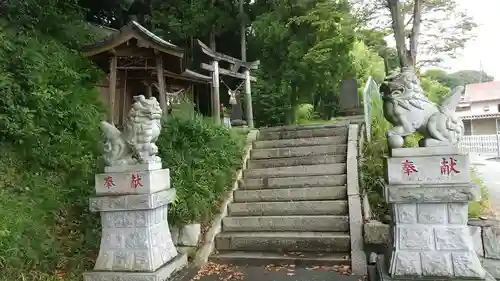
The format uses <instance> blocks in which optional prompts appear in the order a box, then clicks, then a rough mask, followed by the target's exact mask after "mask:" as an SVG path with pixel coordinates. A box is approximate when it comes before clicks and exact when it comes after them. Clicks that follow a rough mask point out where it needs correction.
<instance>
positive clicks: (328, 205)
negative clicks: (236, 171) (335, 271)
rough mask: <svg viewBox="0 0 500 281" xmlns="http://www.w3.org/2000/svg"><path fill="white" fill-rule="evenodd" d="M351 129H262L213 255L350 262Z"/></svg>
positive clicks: (228, 259) (236, 259)
mask: <svg viewBox="0 0 500 281" xmlns="http://www.w3.org/2000/svg"><path fill="white" fill-rule="evenodd" d="M347 133H348V127H347V126H346V125H337V126H320V127H314V126H309V127H306V126H303V127H291V128H290V127H288V128H287V127H282V128H267V129H263V130H261V132H260V134H259V137H258V139H257V140H256V141H255V142H254V143H253V149H252V151H251V157H250V160H249V161H248V163H247V169H246V170H245V171H244V172H243V179H242V180H241V181H240V185H239V188H238V190H236V191H234V201H233V202H232V203H231V204H230V205H229V207H228V216H227V217H225V218H224V219H223V221H222V232H221V233H219V234H218V235H217V236H216V238H215V248H216V251H215V253H213V254H212V256H211V257H210V259H211V260H212V261H217V262H221V263H240V264H241V263H244V264H277V263H286V264H301V265H302V264H304V265H335V264H342V265H349V264H350V262H351V261H350V251H351V238H350V235H349V213H348V201H347V187H346V183H347V175H346V160H347Z"/></svg>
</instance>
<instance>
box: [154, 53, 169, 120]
mask: <svg viewBox="0 0 500 281" xmlns="http://www.w3.org/2000/svg"><path fill="white" fill-rule="evenodd" d="M156 74H157V75H158V93H159V96H160V106H161V109H162V110H163V114H164V115H165V114H166V112H167V98H166V94H165V91H166V89H165V74H164V69H163V58H162V56H161V55H159V54H157V55H156Z"/></svg>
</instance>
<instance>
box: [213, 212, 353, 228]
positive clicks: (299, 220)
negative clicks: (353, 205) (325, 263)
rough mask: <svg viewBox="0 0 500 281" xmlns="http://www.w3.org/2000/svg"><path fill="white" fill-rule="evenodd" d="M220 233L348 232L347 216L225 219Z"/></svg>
mask: <svg viewBox="0 0 500 281" xmlns="http://www.w3.org/2000/svg"><path fill="white" fill-rule="evenodd" d="M222 231H228V232H231V231H250V232H251V231H349V216H290V215H287V216H263V217H225V218H224V219H223V220H222Z"/></svg>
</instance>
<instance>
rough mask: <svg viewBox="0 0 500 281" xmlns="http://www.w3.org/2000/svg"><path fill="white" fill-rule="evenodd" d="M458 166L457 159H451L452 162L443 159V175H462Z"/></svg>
mask: <svg viewBox="0 0 500 281" xmlns="http://www.w3.org/2000/svg"><path fill="white" fill-rule="evenodd" d="M456 165H457V160H455V158H453V157H450V161H449V162H448V160H446V158H443V161H441V175H450V174H460V171H459V170H457V169H456V168H455V166H456Z"/></svg>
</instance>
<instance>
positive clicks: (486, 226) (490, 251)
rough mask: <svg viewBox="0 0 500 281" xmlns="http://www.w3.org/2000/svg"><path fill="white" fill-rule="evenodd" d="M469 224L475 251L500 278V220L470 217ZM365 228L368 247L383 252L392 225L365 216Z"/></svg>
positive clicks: (387, 242) (490, 271)
mask: <svg viewBox="0 0 500 281" xmlns="http://www.w3.org/2000/svg"><path fill="white" fill-rule="evenodd" d="M364 207H365V206H364ZM365 211H366V210H365ZM364 214H367V212H364ZM368 214H369V212H368ZM468 225H469V231H470V233H471V236H472V239H473V242H474V248H475V251H476V253H477V254H478V256H480V257H481V259H482V262H483V266H484V268H485V269H486V270H487V271H488V272H489V273H490V274H491V275H492V276H493V277H495V278H497V279H500V221H499V220H494V219H487V220H482V219H470V220H469V221H468ZM363 230H364V231H363V232H364V233H363V237H364V241H365V247H366V249H371V250H372V251H375V252H380V253H381V251H382V250H383V249H386V248H387V246H388V245H389V240H390V226H389V225H388V224H384V223H381V222H379V221H376V220H370V218H369V217H368V218H365V224H364V226H363Z"/></svg>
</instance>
